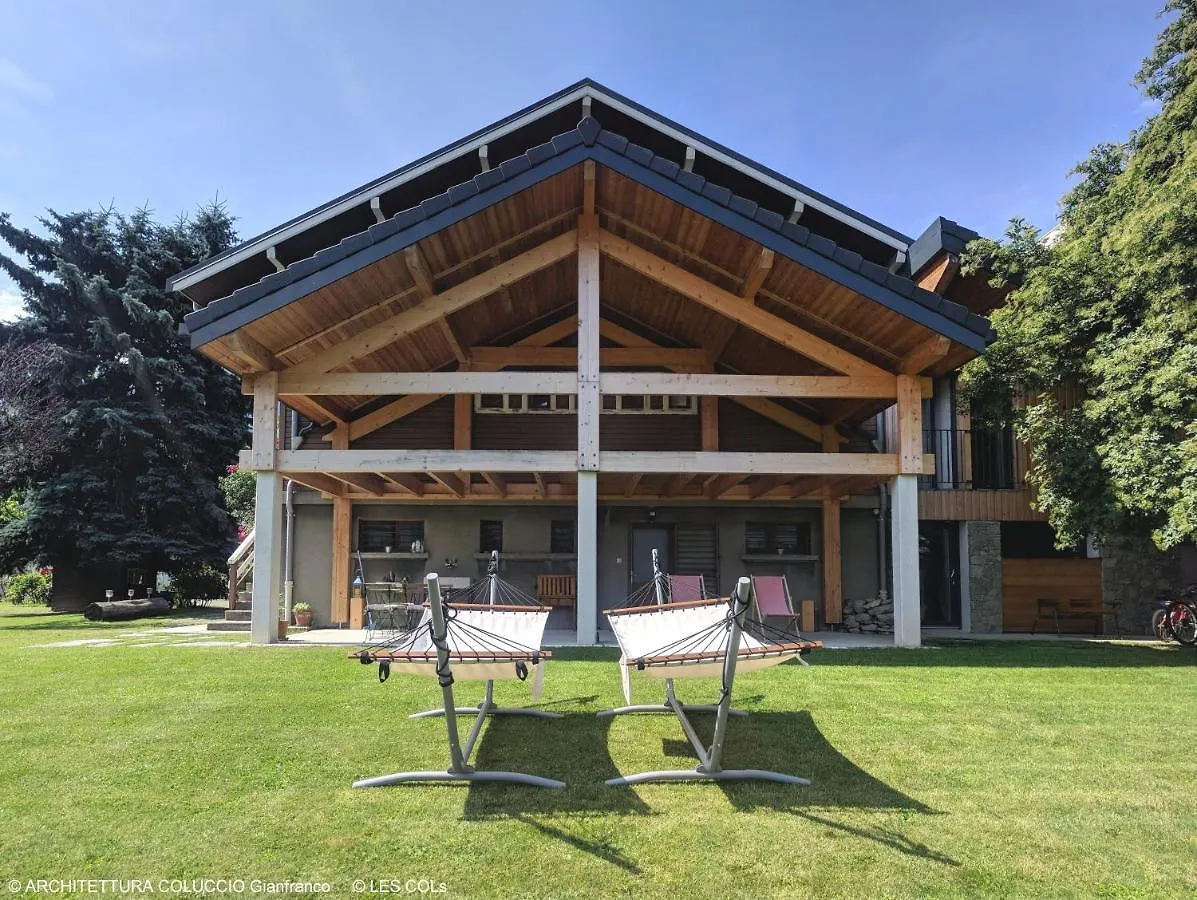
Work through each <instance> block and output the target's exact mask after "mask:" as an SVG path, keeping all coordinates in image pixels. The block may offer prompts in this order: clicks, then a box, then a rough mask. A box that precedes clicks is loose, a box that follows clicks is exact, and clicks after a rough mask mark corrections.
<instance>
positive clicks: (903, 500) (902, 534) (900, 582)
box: [890, 475, 922, 647]
mask: <svg viewBox="0 0 1197 900" xmlns="http://www.w3.org/2000/svg"><path fill="white" fill-rule="evenodd" d="M890 543H891V545H892V554H893V571H894V643H895V644H896V645H897V646H899V647H917V646H919V644H920V643H921V640H922V625H921V620H922V606H921V598H920V595H919V590H920V588H919V488H918V476H917V475H897V476H895V477H894V478H893V479H892V480H891V481H890Z"/></svg>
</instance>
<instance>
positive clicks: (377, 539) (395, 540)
mask: <svg viewBox="0 0 1197 900" xmlns="http://www.w3.org/2000/svg"><path fill="white" fill-rule="evenodd" d="M417 542H418V543H419V544H421V545H423V543H424V523H423V522H388V521H372V520H367V519H363V520H361V521H359V522H358V523H357V549H358V550H359V551H361V552H362V553H386V552H388V551H387V548H388V547H389V548H390V552H392V553H414V552H416V551H414V550H412V544H415V543H417Z"/></svg>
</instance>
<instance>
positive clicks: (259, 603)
mask: <svg viewBox="0 0 1197 900" xmlns="http://www.w3.org/2000/svg"><path fill="white" fill-rule="evenodd" d="M253 427H254V430H253V438H252V442H251V444H250V465H251V467H252V468H253V469H254V470H255V471H256V472H257V496H256V498H255V509H254V522H255V527H254V584H253V594H252V598H253V599H252V602H251V604H250V610H251V611H250V639H251V640H252V641H253V642H254V643H255V644H273V643H274V642H275V641H277V640H278V619H279V595H280V594H281V593H282V590H283V581H282V572H281V570H280V563H281V560H282V548H283V479H282V476H281V475H279V473H278V471H277V470H276V467H277V465H278V447H277V444H276V443H275V441H276V436H277V433H278V373H277V372H268V373H266V374H264V375H259V376H257V377H256V378H254V426H253Z"/></svg>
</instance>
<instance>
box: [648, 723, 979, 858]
mask: <svg viewBox="0 0 1197 900" xmlns="http://www.w3.org/2000/svg"><path fill="white" fill-rule="evenodd" d="M691 721H692V722H693V723H694V725H695V729H696V731H697V732H698V735H699V739H700V740H702V741H703V742H705V743H706V744H707V746H709V745H710V741H711V739H712V737H713V735H712V732H713V730H714V724H715V717H714V716H713V715H709V714H708V715H694V716H692V717H691ZM662 744H663V746H662V751H663V753H664V754H665V756H667V757H682V758H684V759H686V763H685V766H684V767H686V768H688V767H689V766H690V765H691V764H693V765H697V764H698V761H697V759H695V758H694V751H693V748H691V746H690V744H689V742H688V741H686V740H684V739H677V740H674V739H669V740H665V741H663V742H662ZM722 764H723V766H724V768H729V769H732V768H744V769H747V768H752V769H765V770H768V771H773V772H781V773H783V774H787V775H799V776H801V777H803V778H809V779H810V780H811V784H810V785H809V786H807V787H798V786H793V787H791V786H786V785H779V784H775V783H772V782H764V781H722V782H718V785H719V788H720V789H721V790H722V791H723V793H724V795H725V796H726V797H727V799H728V801H729V802H730V803H731V805H732V806H733V807H734V808H735V809H737V810H739V811H740V812H753V811H755V810H757V809H762V808H764V809H771V810H775V811H778V812H785V813H790V814H791V815H795V816H798V817H799V818H802V819H805V820H806V821H808V822H810V823H811V824H813V825H818V826H820V827H824V828H830V829H834V830H836V831H840V832H842V833H844V834H849V835H851V836H853V837H857V838H861V839H863V840H869V841H873V842H874V843H878V844H881V845H883V846H885V847H889V848H890V849H892V850H897V851H898V852H900V853H905V854H907V855H909V856H917V857H920V858H923V859H928V860H931V861H933V862H938V863H942V864H943V865H948V866H959V865H960V863H959V862H958V861H956V860H955V859H952V858H951V857H950V856H947V855H945V854H943V853H940V852H938V851H937V850H933V849H931V848H930V847H928V846H927V845H925V844H921V843H919V842H917V841H912V840H910V839H909V838H907V837H905V836H904V835H903V834H901V833H900V832H898V831H895V830H893V829H892V828H886V827H883V826H881V827H872V828H870V827H861V826H858V825H850V824H847V823H845V822H839V821H836V819H835V818H833V816H832V814H831V813H829V810H835V809H853V810H879V811H885V810H901V811H905V812H910V813H916V814H919V815H940V813H938V812H937V811H936V810H934V809H932V808H931V807H929V806H927V805H926V804H924V803H922V802H920V801H918V800H916V799H914V798H913V797H910V796H908V795H907V794H904V793H902V792H901V791H899V790H897V789H896V788H892V787H890V786H889V785H888V784H886V783H885V782H883V781H881V780H880V779H877V778H875V777H873V776H872V775H870V774H869V773H868V772H866V771H865V770H864V769H862V768H861V767H860V766H858V765H857V764H856V763H854V762H853V761H852V760H850V759H848V758H847V757H846V756H844V755H843V754H842V753H840V752H839V751H838V750H837V749H836V748H835V747H834V746H833V745H832V744H831V743H830V742H829V741H828V740H827V739H826V738H825V737H824V736H823V733H822V732H821V731H820V730H819V727H818V726H817V725H816V724H815V721H814V718H813V717H812V716H811V714H810V713H808V712H790V713H776V712H753V713H749V715H748V717H747V718H744V719H739V718H736V719H732V720H731V722H730V723H729V725H728V733H727V742H726V744H725V745H724V752H723V762H722ZM671 765H674V762H673V761H672V760H671V761H669V762H665V763H664V764H663V765H662V768H668V767H670V766H671ZM812 809H817V810H819V812H818V813H815V812H812V811H811V810H812Z"/></svg>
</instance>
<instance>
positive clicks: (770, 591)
mask: <svg viewBox="0 0 1197 900" xmlns="http://www.w3.org/2000/svg"><path fill="white" fill-rule="evenodd" d="M750 577H751V580H752V596H753V598H754V599H755V602H756V612H757V615H758V616H760V617H761V621H764V619H765V618H766V617H767V616H775V617H777V618H779V619H789V620H790V623H791V625H792V627H793V629H794V631H798V630H799V626H798V614H797V613H796V612H794V603H793V601H792V600H791V599H790V588H789V585H787V584H786V577H785V576H784V575H752V576H750Z"/></svg>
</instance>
